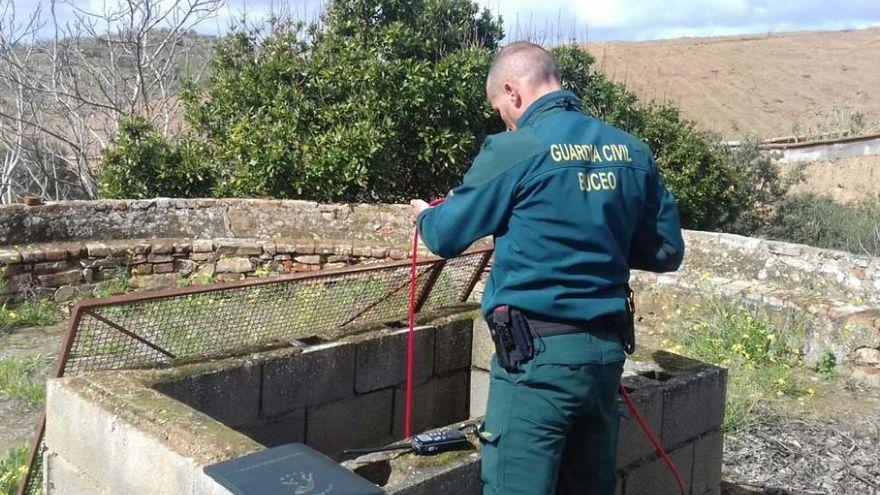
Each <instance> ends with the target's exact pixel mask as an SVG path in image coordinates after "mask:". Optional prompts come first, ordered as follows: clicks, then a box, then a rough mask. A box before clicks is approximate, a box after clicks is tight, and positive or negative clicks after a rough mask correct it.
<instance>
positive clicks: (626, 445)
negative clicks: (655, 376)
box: [617, 376, 663, 469]
mask: <svg viewBox="0 0 880 495" xmlns="http://www.w3.org/2000/svg"><path fill="white" fill-rule="evenodd" d="M623 384H624V386H625V387H627V388H628V389H632V390H631V391H630V392H629V394H630V397H631V398H632V400H633V402H634V403H635V405H636V409H638V411H639V413H640V414H641V415H642V418H644V419H645V421H646V422H647V423H648V426H649V427H650V428H651V431H653V432H654V434H655V435H660V434H661V432H662V430H661V427H662V426H663V423H662V420H663V389H662V387H661V386H660V385H661V384H659V383H656V382H654V381H653V380H648V379H646V378H644V377H641V376H631V377H626V378H624V379H623ZM618 407H619V408H620V411H621V416H620V432H619V437H618V449H617V468H618V469H621V468H624V467H626V466H628V465H630V464H632V463H634V462H637V461H639V460H641V459H644V458H646V457H650V456H651V455H653V454H654V446H653V445H652V444H651V441H650V440H649V439H648V436H647V435H645V432H644V431H642V428H641V426H639V424H638V422H637V421H636V419H635V417H634V416H633V414H632V412H630V410H629V408H628V407H627V405H626V403H625V402H624V400H623V397H619V399H618Z"/></svg>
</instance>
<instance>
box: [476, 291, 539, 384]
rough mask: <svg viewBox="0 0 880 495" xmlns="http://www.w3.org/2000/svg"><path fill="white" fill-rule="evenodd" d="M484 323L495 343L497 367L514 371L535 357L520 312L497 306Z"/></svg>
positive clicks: (530, 339)
mask: <svg viewBox="0 0 880 495" xmlns="http://www.w3.org/2000/svg"><path fill="white" fill-rule="evenodd" d="M486 323H488V325H489V332H490V333H491V334H492V341H493V342H494V343H495V356H496V358H497V359H498V365H499V366H501V367H502V368H504V369H505V370H507V371H516V370H517V369H518V368H519V365H520V364H523V363H525V362H527V361H528V360H530V359H532V358H533V357H534V356H535V342H534V340H532V331H531V328H530V327H529V322H528V320H527V319H526V316H525V315H524V314H523V313H522V311H520V310H518V309H516V308H511V307H510V306H498V307H497V308H495V310H494V311H493V312H492V315H491V316H490V317H489V320H488V321H487V322H486Z"/></svg>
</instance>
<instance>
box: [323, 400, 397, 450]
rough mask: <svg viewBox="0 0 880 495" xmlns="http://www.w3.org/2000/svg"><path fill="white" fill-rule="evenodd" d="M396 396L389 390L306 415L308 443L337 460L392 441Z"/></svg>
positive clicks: (335, 403)
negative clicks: (354, 450) (346, 451)
mask: <svg viewBox="0 0 880 495" xmlns="http://www.w3.org/2000/svg"><path fill="white" fill-rule="evenodd" d="M393 402H394V392H393V390H392V389H390V388H387V389H384V390H379V391H376V392H371V393H369V394H364V395H359V396H356V397H352V398H350V399H346V400H341V401H337V402H333V403H331V404H326V405H324V406H319V407H316V408H313V409H309V410H308V411H307V421H306V425H307V426H306V443H307V444H308V445H310V446H311V447H314V448H315V449H317V450H319V451H321V452H323V453H325V454H327V455H330V456H335V455H336V454H339V453H340V452H342V451H343V450H344V449H347V448H359V447H371V446H375V445H384V444H386V443H388V442H390V441H391V421H392V418H393V417H394V415H393V412H392V406H393Z"/></svg>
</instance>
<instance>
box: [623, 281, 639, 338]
mask: <svg viewBox="0 0 880 495" xmlns="http://www.w3.org/2000/svg"><path fill="white" fill-rule="evenodd" d="M635 318H636V300H635V297H634V295H633V291H632V289H631V288H630V287H629V284H627V286H626V326H625V327H624V328H623V329H622V331H621V334H620V342H621V343H622V344H623V352H625V353H627V354H632V353H634V352H635V351H636V321H635Z"/></svg>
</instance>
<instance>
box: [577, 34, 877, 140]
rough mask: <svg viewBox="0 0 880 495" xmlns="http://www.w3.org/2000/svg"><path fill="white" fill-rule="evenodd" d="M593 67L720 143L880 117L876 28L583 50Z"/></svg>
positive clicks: (597, 45)
mask: <svg viewBox="0 0 880 495" xmlns="http://www.w3.org/2000/svg"><path fill="white" fill-rule="evenodd" d="M587 48H588V50H589V51H590V52H591V53H592V54H593V55H595V56H596V58H597V64H596V67H598V68H599V70H601V71H603V72H604V73H606V74H608V75H609V76H610V77H611V78H612V79H614V80H616V81H619V82H623V83H625V84H626V85H627V86H628V87H630V88H631V89H633V90H634V91H635V92H636V93H637V94H638V95H639V96H640V97H641V98H643V99H648V100H650V99H654V100H670V101H672V102H673V103H675V104H677V105H679V106H680V107H681V109H682V111H683V113H684V115H685V116H687V117H688V118H690V119H693V120H695V121H697V122H698V123H699V124H700V126H701V127H704V128H706V129H709V130H712V131H715V132H718V133H720V134H721V135H722V136H723V137H724V138H727V139H737V138H741V137H744V136H745V135H756V136H758V137H761V138H770V137H778V136H784V135H790V134H792V133H793V126H794V125H795V123H799V124H800V131H799V132H798V133H799V134H805V133H808V132H809V131H810V130H811V129H813V130H817V129H819V128H825V129H828V130H830V129H832V128H834V127H840V125H838V123H839V122H838V121H841V120H847V119H849V117H850V116H851V114H852V111H854V110H858V111H861V112H863V113H864V114H866V116H867V117H868V120H869V121H872V122H874V123H875V124H876V122H877V121H878V120H880V93H878V92H877V91H876V89H877V81H878V80H880V28H872V29H865V30H852V31H826V32H811V31H805V32H797V33H784V34H765V35H752V36H731V37H717V38H681V39H675V40H666V41H646V42H610V43H589V44H588V45H587Z"/></svg>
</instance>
